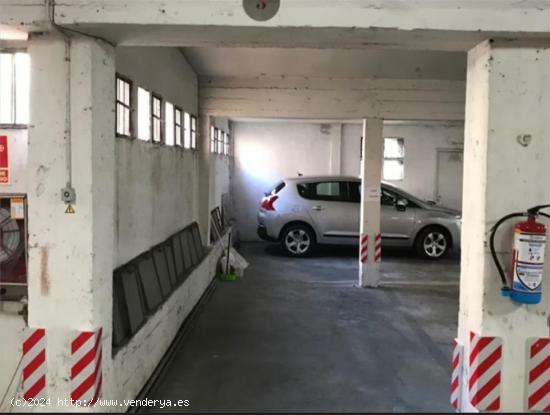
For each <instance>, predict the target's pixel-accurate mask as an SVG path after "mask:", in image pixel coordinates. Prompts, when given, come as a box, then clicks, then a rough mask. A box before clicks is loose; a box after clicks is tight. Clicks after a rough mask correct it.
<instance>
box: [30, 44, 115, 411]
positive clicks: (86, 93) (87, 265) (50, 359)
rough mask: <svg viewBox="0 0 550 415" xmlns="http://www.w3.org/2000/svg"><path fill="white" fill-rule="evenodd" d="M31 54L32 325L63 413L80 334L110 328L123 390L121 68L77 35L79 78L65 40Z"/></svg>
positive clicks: (74, 52) (34, 47) (107, 349)
mask: <svg viewBox="0 0 550 415" xmlns="http://www.w3.org/2000/svg"><path fill="white" fill-rule="evenodd" d="M28 50H29V53H30V58H31V94H30V102H31V108H30V112H31V121H30V124H31V125H30V129H29V159H28V169H27V172H28V183H29V186H28V188H29V194H28V200H29V205H28V216H29V278H28V280H29V303H28V309H29V326H30V327H32V328H44V329H46V337H47V348H46V364H47V391H46V392H47V396H48V397H50V398H51V399H52V404H53V405H54V407H55V405H56V402H57V398H61V399H64V398H69V397H70V393H71V381H70V373H71V370H70V369H71V340H72V338H73V336H74V333H75V332H77V331H91V330H95V329H98V328H103V341H102V344H103V356H104V357H103V373H104V375H103V385H104V387H103V391H104V396H109V393H110V392H109V391H110V390H112V388H113V387H114V385H112V382H111V381H110V372H109V365H108V363H109V362H110V356H111V328H112V297H113V289H112V274H113V268H114V249H115V244H114V240H115V233H114V230H115V226H114V224H115V223H114V217H115V216H114V214H115V187H114V183H115V180H116V177H115V157H114V154H115V143H114V125H115V121H114V117H115V115H114V99H115V97H114V93H115V92H114V87H115V62H114V50H113V48H111V47H110V46H107V45H105V44H103V43H98V42H96V41H94V40H91V39H89V38H85V37H80V36H74V37H72V42H71V46H70V54H69V57H70V72H69V63H68V61H67V59H66V44H65V40H64V38H63V37H61V36H60V35H57V34H47V35H43V36H33V37H32V38H31V40H30V42H29V49H28ZM69 82H70V83H69ZM69 87H70V89H68V88H69ZM68 91H70V94H69V96H70V121H71V123H70V125H71V132H72V134H71V140H70V146H68V144H69V142H68V140H69V134H68V131H67V130H66V126H67V124H66V114H67V107H68V106H69V100H68V98H67V93H68ZM70 175H72V186H73V187H74V189H75V190H76V203H74V205H73V206H74V209H75V213H74V214H67V213H65V209H66V205H65V204H64V202H62V200H61V189H62V188H63V187H64V186H65V185H66V183H67V181H68V180H69V176H70ZM50 410H51V408H50ZM58 410H61V411H68V410H69V411H70V410H71V409H70V408H66V407H59V408H58Z"/></svg>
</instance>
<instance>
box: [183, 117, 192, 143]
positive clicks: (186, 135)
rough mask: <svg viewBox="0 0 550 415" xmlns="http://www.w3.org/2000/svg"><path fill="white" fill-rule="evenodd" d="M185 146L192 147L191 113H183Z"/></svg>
mask: <svg viewBox="0 0 550 415" xmlns="http://www.w3.org/2000/svg"><path fill="white" fill-rule="evenodd" d="M183 131H184V134H183V148H191V115H189V113H187V112H186V113H185V114H184V115H183Z"/></svg>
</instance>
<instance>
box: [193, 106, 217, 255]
mask: <svg viewBox="0 0 550 415" xmlns="http://www.w3.org/2000/svg"><path fill="white" fill-rule="evenodd" d="M211 122H212V119H211V116H210V115H209V114H204V113H203V114H199V120H198V123H199V125H198V128H199V131H198V137H197V140H198V141H197V145H198V148H199V188H198V200H199V203H198V208H199V211H198V218H199V227H200V231H201V236H202V240H203V241H204V243H205V244H210V199H211V188H212V180H213V177H212V165H213V164H214V163H213V157H215V155H214V154H212V153H211V152H210V126H211Z"/></svg>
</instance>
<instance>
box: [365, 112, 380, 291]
mask: <svg viewBox="0 0 550 415" xmlns="http://www.w3.org/2000/svg"><path fill="white" fill-rule="evenodd" d="M361 152H362V155H363V157H362V159H361V178H362V181H361V222H360V249H359V285H360V286H361V287H376V286H377V285H378V283H379V281H380V270H379V265H380V257H379V251H378V250H377V246H379V243H380V239H379V238H380V181H381V180H382V160H383V155H384V135H383V121H382V119H379V118H368V119H365V120H363V146H362V148H361Z"/></svg>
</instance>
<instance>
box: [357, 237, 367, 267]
mask: <svg viewBox="0 0 550 415" xmlns="http://www.w3.org/2000/svg"><path fill="white" fill-rule="evenodd" d="M368 247H369V235H367V234H366V233H364V234H362V235H361V246H360V248H359V258H360V259H361V262H362V263H363V264H364V263H365V262H367V260H368V258H369V256H368Z"/></svg>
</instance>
